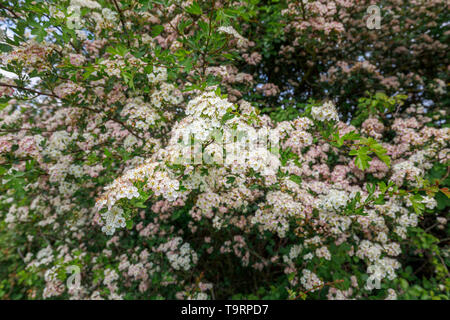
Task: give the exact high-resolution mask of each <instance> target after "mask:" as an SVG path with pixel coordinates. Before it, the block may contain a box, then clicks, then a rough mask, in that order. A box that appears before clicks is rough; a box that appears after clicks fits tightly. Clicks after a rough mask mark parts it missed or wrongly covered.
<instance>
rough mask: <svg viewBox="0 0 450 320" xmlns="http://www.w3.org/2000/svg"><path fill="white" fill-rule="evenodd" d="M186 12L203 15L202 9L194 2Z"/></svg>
mask: <svg viewBox="0 0 450 320" xmlns="http://www.w3.org/2000/svg"><path fill="white" fill-rule="evenodd" d="M186 12H187V13H191V14H195V15H201V14H202V13H203V11H202V8H201V7H200V6H199V4H198V3H197V2H194V3H192V4H191V5H190V6H189V7H187V8H186Z"/></svg>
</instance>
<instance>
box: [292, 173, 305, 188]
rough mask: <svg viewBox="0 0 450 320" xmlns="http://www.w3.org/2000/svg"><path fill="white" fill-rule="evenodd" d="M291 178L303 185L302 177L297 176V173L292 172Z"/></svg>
mask: <svg viewBox="0 0 450 320" xmlns="http://www.w3.org/2000/svg"><path fill="white" fill-rule="evenodd" d="M289 180H291V181H294V182H295V183H296V184H298V185H299V186H301V184H302V178H300V177H299V176H297V175H295V174H291V175H290V177H289Z"/></svg>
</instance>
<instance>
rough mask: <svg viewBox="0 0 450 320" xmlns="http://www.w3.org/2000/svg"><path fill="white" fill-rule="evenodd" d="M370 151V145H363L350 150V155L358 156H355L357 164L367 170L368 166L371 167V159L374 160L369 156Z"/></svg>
mask: <svg viewBox="0 0 450 320" xmlns="http://www.w3.org/2000/svg"><path fill="white" fill-rule="evenodd" d="M368 153H369V148H368V147H361V148H359V149H353V150H350V153H349V154H350V155H351V156H356V158H355V165H356V166H357V167H358V168H359V169H361V170H363V171H364V170H366V169H367V168H369V161H370V160H372V158H370V157H369V156H368Z"/></svg>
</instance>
